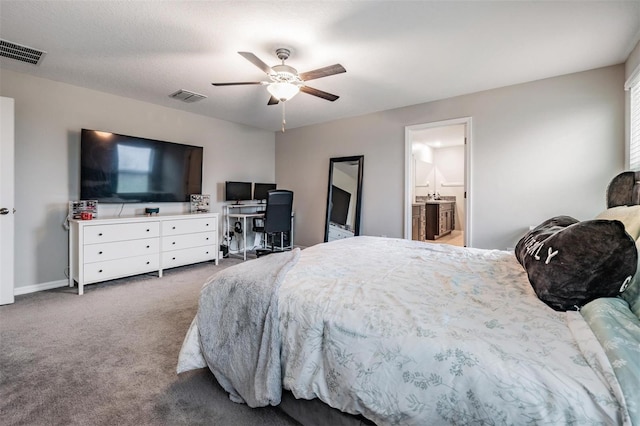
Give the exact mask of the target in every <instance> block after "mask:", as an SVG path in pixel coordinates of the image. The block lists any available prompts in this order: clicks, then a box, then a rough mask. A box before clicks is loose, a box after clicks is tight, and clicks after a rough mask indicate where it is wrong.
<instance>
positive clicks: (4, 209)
mask: <svg viewBox="0 0 640 426" xmlns="http://www.w3.org/2000/svg"><path fill="white" fill-rule="evenodd" d="M13 212H14V213H15V212H16V209H13ZM0 214H9V209H8V208H6V207H3V208H1V209H0Z"/></svg>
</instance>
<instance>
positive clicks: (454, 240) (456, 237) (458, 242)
mask: <svg viewBox="0 0 640 426" xmlns="http://www.w3.org/2000/svg"><path fill="white" fill-rule="evenodd" d="M427 242H429V243H436V244H451V245H452V246H458V247H464V233H463V232H462V231H451V233H450V234H449V235H445V236H444V237H440V238H438V239H437V240H427Z"/></svg>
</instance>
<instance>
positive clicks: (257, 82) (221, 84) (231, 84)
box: [211, 81, 262, 86]
mask: <svg viewBox="0 0 640 426" xmlns="http://www.w3.org/2000/svg"><path fill="white" fill-rule="evenodd" d="M211 84H213V85H214V86H244V85H247V84H262V82H261V81H243V82H238V83H211Z"/></svg>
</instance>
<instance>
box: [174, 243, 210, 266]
mask: <svg viewBox="0 0 640 426" xmlns="http://www.w3.org/2000/svg"><path fill="white" fill-rule="evenodd" d="M216 249H217V248H216V247H194V248H188V249H184V250H174V251H167V252H164V253H162V268H163V269H167V268H173V267H175V266H182V265H188V264H190V263H196V262H204V261H205V260H213V259H215V256H216Z"/></svg>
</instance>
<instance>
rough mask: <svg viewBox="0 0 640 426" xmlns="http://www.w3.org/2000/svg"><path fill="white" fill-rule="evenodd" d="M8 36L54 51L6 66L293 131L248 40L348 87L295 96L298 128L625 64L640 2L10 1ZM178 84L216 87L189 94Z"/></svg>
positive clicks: (292, 116)
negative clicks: (332, 71)
mask: <svg viewBox="0 0 640 426" xmlns="http://www.w3.org/2000/svg"><path fill="white" fill-rule="evenodd" d="M0 38H2V39H5V40H8V41H11V42H15V43H19V44H23V45H26V46H29V47H34V48H37V49H41V50H45V51H46V52H47V55H46V56H45V58H44V60H43V61H42V63H41V65H39V66H34V65H28V64H24V63H20V62H17V61H14V60H11V59H6V58H2V59H0V67H1V68H4V69H9V70H14V71H18V72H24V73H28V74H32V75H35V76H39V77H44V78H48V79H52V80H56V81H61V82H66V83H70V84H74V85H78V86H83V87H88V88H91V89H95V90H99V91H103V92H108V93H113V94H116V95H122V96H126V97H130V98H134V99H139V100H142V101H146V102H151V103H155V104H160V105H164V106H167V107H171V108H177V109H183V110H186V111H190V112H193V113H197V114H201V115H205V116H209V117H215V118H220V119H223V120H228V121H233V122H237V123H244V124H247V125H250V126H255V127H258V128H262V129H269V130H274V131H275V130H279V129H280V119H281V114H282V110H281V108H280V106H267V100H268V98H269V95H268V93H267V91H266V88H265V87H263V86H234V87H214V86H212V85H211V84H210V83H211V82H214V81H215V82H227V81H257V80H263V79H264V77H265V75H264V74H263V73H262V72H261V71H260V70H259V69H258V68H257V67H255V66H254V65H253V64H251V63H250V62H249V61H247V60H246V59H244V58H243V57H241V56H240V55H238V53H237V52H238V51H249V52H253V53H254V54H256V55H257V56H258V57H259V58H260V59H262V60H263V61H264V62H266V63H267V64H269V65H276V64H278V63H279V61H278V59H277V58H276V56H275V49H276V48H278V47H287V48H289V49H291V51H292V54H291V57H290V59H289V60H288V61H287V64H288V65H291V66H293V67H295V68H297V69H298V71H300V72H304V71H309V70H313V69H316V68H320V67H324V66H327V65H332V64H335V63H340V64H342V65H343V66H344V67H345V68H346V69H347V73H346V74H338V75H334V76H330V77H326V78H322V79H318V80H313V81H312V82H309V85H310V86H312V87H315V88H317V89H320V90H324V91H327V92H330V93H334V94H337V95H339V96H340V99H338V100H337V101H335V102H328V101H326V100H323V99H319V98H316V97H314V96H310V95H308V94H304V93H301V94H299V95H298V96H296V97H295V98H293V99H292V100H291V101H289V102H287V105H286V108H287V109H286V115H287V127H288V128H294V127H300V126H305V125H309V124H314V123H321V122H326V121H330V120H335V119H339V118H343V117H350V116H356V115H362V114H366V113H371V112H375V111H381V110H387V109H391V108H397V107H402V106H407V105H414V104H419V103H423V102H428V101H432V100H436V99H442V98H447V97H451V96H456V95H461V94H465V93H472V92H477V91H481V90H487V89H492V88H496V87H502V86H507V85H511V84H518V83H523V82H527V81H532V80H538V79H542V78H547V77H552V76H557V75H562V74H568V73H573V72H578V71H584V70H589V69H594V68H599V67H604V66H608V65H614V64H619V63H623V62H624V61H625V60H626V58H627V56H628V55H629V53H630V52H631V50H632V49H633V47H634V46H635V44H636V43H637V42H638V40H639V39H640V1H620V2H617V1H566V2H556V1H535V2H533V1H510V2H488V1H471V2H462V1H423V2H408V1H376V2H370V1H331V2H328V1H295V2H280V1H270V2H267V1H248V2H247V1H229V2H227V1H31V0H30V1H25V0H20V1H6V0H0ZM178 89H185V90H190V91H193V92H196V93H200V94H203V95H206V96H207V97H208V98H207V99H205V100H203V101H200V102H196V103H192V104H187V103H183V102H181V101H178V100H175V99H171V98H169V96H168V95H169V94H171V93H173V92H175V91H176V90H178Z"/></svg>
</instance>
